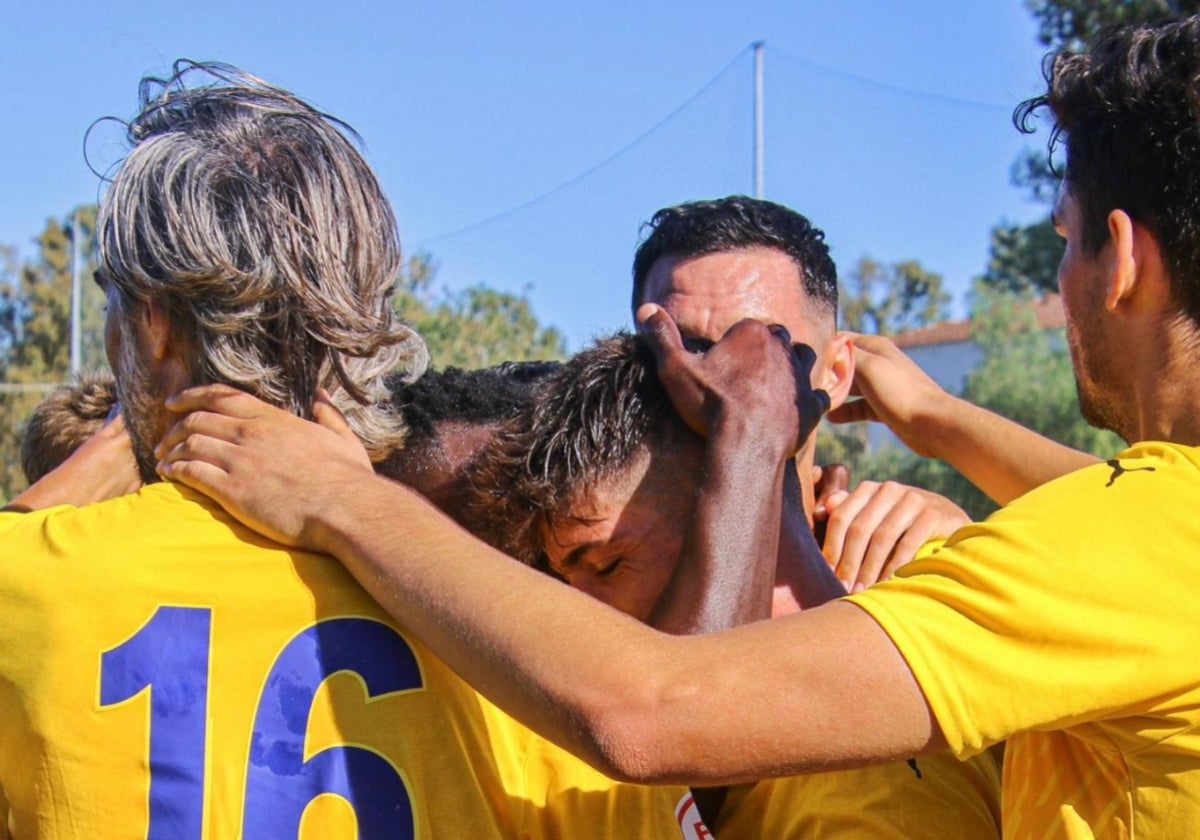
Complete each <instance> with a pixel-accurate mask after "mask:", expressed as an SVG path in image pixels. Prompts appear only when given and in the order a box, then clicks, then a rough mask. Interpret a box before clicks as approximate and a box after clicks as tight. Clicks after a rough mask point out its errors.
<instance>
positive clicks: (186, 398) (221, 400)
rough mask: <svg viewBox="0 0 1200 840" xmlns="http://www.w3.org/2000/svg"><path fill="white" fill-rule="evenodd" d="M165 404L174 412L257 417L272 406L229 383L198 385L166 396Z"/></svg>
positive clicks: (247, 417)
mask: <svg viewBox="0 0 1200 840" xmlns="http://www.w3.org/2000/svg"><path fill="white" fill-rule="evenodd" d="M166 406H167V408H168V409H169V410H171V411H173V412H175V413H176V414H186V413H188V412H189V411H202V410H203V411H213V412H218V413H220V414H226V415H228V416H230V417H242V418H246V419H249V418H252V417H259V416H261V415H262V414H264V413H266V411H267V410H268V409H271V408H272V407H271V406H269V405H267V404H266V403H264V402H262V401H261V400H259V399H257V398H255V397H253V396H251V395H250V394H247V393H246V392H245V391H239V390H238V389H237V388H233V387H230V386H229V385H199V386H197V387H195V388H188V389H186V390H184V391H180V392H179V393H178V394H172V395H171V396H169V397H167V400H166Z"/></svg>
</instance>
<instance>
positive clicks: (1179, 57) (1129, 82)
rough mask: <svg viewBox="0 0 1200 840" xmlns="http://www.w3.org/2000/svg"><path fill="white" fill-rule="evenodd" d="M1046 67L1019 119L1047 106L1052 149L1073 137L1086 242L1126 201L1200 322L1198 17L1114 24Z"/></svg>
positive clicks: (1071, 154) (1070, 176)
mask: <svg viewBox="0 0 1200 840" xmlns="http://www.w3.org/2000/svg"><path fill="white" fill-rule="evenodd" d="M1043 69H1044V73H1045V77H1046V83H1047V90H1046V93H1044V94H1043V95H1041V96H1038V97H1034V98H1033V99H1029V100H1027V101H1025V102H1023V103H1021V105H1019V106H1018V107H1017V109H1016V111H1015V112H1014V114H1013V122H1014V123H1015V124H1016V126H1017V128H1018V129H1020V130H1021V131H1024V132H1026V133H1028V132H1031V131H1032V130H1033V118H1034V116H1035V115H1036V114H1037V113H1038V112H1039V111H1040V110H1042V109H1048V110H1049V111H1050V113H1051V115H1052V116H1053V118H1054V130H1053V132H1052V133H1051V136H1050V141H1049V149H1050V152H1051V154H1053V152H1054V150H1055V148H1056V146H1057V145H1058V144H1059V143H1064V144H1065V146H1066V151H1067V157H1066V160H1067V163H1066V171H1065V173H1064V177H1065V179H1066V183H1067V184H1068V186H1069V188H1070V191H1071V196H1072V197H1073V198H1074V199H1075V201H1076V202H1077V203H1078V205H1079V208H1080V212H1081V216H1082V220H1083V236H1082V244H1083V245H1084V247H1085V248H1086V249H1087V250H1088V251H1089V252H1090V253H1093V254H1094V253H1096V252H1097V251H1099V250H1100V249H1101V248H1102V247H1103V246H1104V244H1105V243H1106V242H1108V238H1109V233H1108V214H1109V213H1110V212H1111V211H1112V210H1114V209H1121V210H1124V211H1125V212H1126V213H1128V214H1129V215H1130V217H1131V218H1133V219H1134V220H1135V221H1137V222H1139V223H1141V224H1143V225H1145V226H1146V227H1148V228H1149V229H1150V230H1151V231H1153V232H1154V234H1155V236H1156V238H1157V239H1158V242H1159V244H1160V246H1161V247H1162V250H1163V255H1164V258H1165V260H1166V263H1167V268H1168V271H1169V273H1170V278H1171V283H1172V285H1173V289H1174V294H1175V298H1176V302H1177V303H1178V305H1179V306H1180V307H1181V308H1182V309H1183V310H1184V312H1186V313H1187V315H1188V316H1189V317H1190V318H1191V319H1192V320H1193V321H1194V322H1197V323H1200V16H1198V17H1189V18H1186V19H1184V20H1179V21H1175V22H1172V23H1165V24H1158V25H1145V26H1137V27H1126V28H1118V29H1109V30H1106V31H1105V32H1103V33H1102V34H1101V35H1100V36H1099V37H1098V38H1097V39H1096V40H1095V41H1094V42H1093V44H1092V45H1091V47H1090V48H1089V49H1088V50H1086V51H1085V52H1081V53H1076V52H1072V51H1069V50H1064V51H1062V52H1059V53H1056V54H1052V55H1049V56H1047V58H1046V61H1045V63H1044V65H1043Z"/></svg>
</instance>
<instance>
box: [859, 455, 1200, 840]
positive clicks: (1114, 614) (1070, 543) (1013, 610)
mask: <svg viewBox="0 0 1200 840" xmlns="http://www.w3.org/2000/svg"><path fill="white" fill-rule="evenodd" d="M1197 510H1200V452H1198V451H1197V450H1196V449H1194V448H1191V447H1182V446H1175V445H1170V444H1162V443H1141V444H1137V445H1135V446H1133V447H1132V448H1131V449H1129V450H1127V451H1126V452H1125V453H1123V454H1122V455H1121V456H1120V457H1119V458H1115V459H1112V460H1110V461H1108V462H1107V463H1104V464H1098V465H1096V466H1093V467H1089V468H1087V469H1084V470H1080V471H1078V472H1075V473H1072V474H1070V475H1068V476H1065V477H1063V478H1061V479H1058V480H1057V481H1054V482H1051V483H1049V484H1047V485H1045V486H1044V487H1040V488H1038V489H1036V490H1034V491H1032V492H1030V493H1028V494H1026V495H1025V496H1023V497H1021V498H1020V499H1018V500H1016V501H1014V502H1013V503H1012V504H1010V505H1009V506H1008V507H1006V508H1004V509H1002V510H1000V511H999V512H997V513H996V514H994V515H993V516H992V517H991V518H990V519H988V520H987V521H986V522H983V523H979V524H974V525H968V526H967V527H965V528H963V529H962V530H960V531H959V532H958V533H956V534H954V535H953V536H952V537H951V538H950V539H949V540H948V541H947V542H946V544H945V545H944V546H943V547H942V548H941V549H940V550H938V551H936V552H935V553H933V554H932V555H931V556H929V557H928V558H926V559H923V560H918V561H916V562H914V563H913V564H911V565H909V566H907V567H906V568H905V569H903V570H902V571H901V572H900V573H899V575H898V577H897V578H896V579H894V580H892V581H888V582H886V583H883V584H880V585H878V586H876V587H873V588H872V589H869V590H867V591H865V592H862V593H859V594H858V595H854V596H852V597H851V599H850V600H851V601H853V602H855V603H857V604H858V605H859V606H860V607H862V608H863V609H864V610H866V611H867V612H868V613H870V614H871V615H872V616H873V617H874V618H875V620H876V621H878V622H879V624H880V625H881V626H882V627H883V629H884V630H885V631H886V632H887V633H888V635H889V636H890V637H891V639H892V640H893V642H894V643H895V644H896V647H897V648H898V649H899V650H900V652H901V653H902V654H903V655H904V658H905V659H906V660H907V662H908V664H909V666H910V667H911V668H912V671H913V674H914V676H915V677H916V679H917V681H918V683H919V684H920V686H921V689H922V691H923V692H924V694H925V697H926V699H927V700H928V701H929V704H930V707H931V708H932V710H933V712H934V714H935V715H936V717H937V720H938V723H939V724H940V726H941V729H942V731H943V732H944V733H945V736H946V739H947V741H948V743H949V745H950V747H951V749H952V750H954V751H955V752H957V753H959V754H960V755H964V756H966V755H973V754H975V753H978V752H979V751H980V750H982V749H983V748H984V747H986V746H987V745H989V744H992V743H995V742H997V741H999V740H1002V739H1005V738H1007V739H1008V748H1007V752H1006V758H1005V768H1004V793H1003V825H1004V836H1005V837H1007V838H1037V840H1042V838H1050V837H1065V838H1071V839H1072V840H1083V839H1084V838H1087V839H1088V840H1090V838H1134V837H1152V838H1155V840H1165V839H1166V838H1192V837H1195V836H1196V832H1197V827H1198V826H1200V734H1197V728H1198V726H1197V725H1198V724H1200V656H1198V652H1200V621H1197V620H1196V598H1197V594H1196V593H1198V592H1200V561H1198V560H1197V554H1198V551H1200V517H1198V516H1197V515H1196V511H1197Z"/></svg>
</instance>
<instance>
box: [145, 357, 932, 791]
mask: <svg viewBox="0 0 1200 840" xmlns="http://www.w3.org/2000/svg"><path fill="white" fill-rule="evenodd" d="M760 338H761V340H765V341H772V342H773V341H775V339H774V338H773V337H771V336H769V335H766V334H764V336H761V337H760ZM176 407H178V408H181V409H184V410H189V409H197V411H196V412H195V413H192V414H190V415H188V416H187V417H186V418H185V419H184V420H182V421H181V422H180V423H178V424H177V425H176V427H175V428H174V429H173V430H172V431H171V433H169V435H168V437H167V439H166V440H165V441H164V445H163V448H162V450H161V454H162V456H163V458H164V464H163V466H162V472H163V474H164V476H166V477H167V478H171V479H175V480H180V481H182V482H184V483H186V484H189V485H191V486H193V487H196V488H197V489H200V490H202V491H203V492H206V493H208V494H209V495H212V496H213V497H214V498H215V499H217V501H219V502H220V503H221V504H222V505H224V506H225V507H227V508H228V509H230V510H231V511H232V512H233V513H234V514H235V515H236V516H238V517H239V518H240V519H242V520H243V521H244V522H246V523H247V524H249V525H251V527H255V528H256V529H258V530H260V531H263V532H264V533H266V534H268V535H269V536H273V537H275V538H276V539H283V540H285V541H288V542H290V543H291V544H301V545H305V546H308V547H310V548H315V549H317V550H323V551H327V552H329V553H332V554H334V555H335V556H337V557H339V558H340V559H341V560H342V561H343V562H344V563H346V565H347V567H348V568H349V569H350V570H351V572H352V573H353V574H354V575H355V576H356V577H357V578H358V580H359V581H360V582H361V583H362V584H363V586H364V587H365V588H366V589H367V590H368V591H369V592H370V593H371V594H372V595H373V596H374V597H375V598H376V599H377V600H379V602H380V603H381V604H382V605H383V606H384V607H385V608H386V609H387V610H388V611H389V612H391V613H392V614H393V615H395V616H396V617H397V619H398V620H400V621H402V622H403V623H404V625H405V627H406V628H407V629H408V630H409V631H411V632H412V633H414V634H415V635H416V636H418V637H420V638H421V639H422V640H423V641H424V642H425V643H426V644H428V645H429V646H430V647H431V648H432V649H433V650H434V652H435V653H437V654H438V655H439V656H441V657H442V658H443V659H445V660H446V661H447V663H448V664H450V665H451V667H453V668H455V670H457V671H458V672H459V673H460V674H462V675H463V676H464V677H465V678H466V679H467V680H468V681H469V682H471V683H472V684H473V685H475V686H476V687H477V688H479V689H480V690H481V691H482V692H483V693H484V694H486V695H488V696H490V697H491V698H493V699H494V700H496V701H497V702H498V703H499V704H500V705H501V706H502V707H503V708H505V709H506V710H507V711H509V712H510V713H511V714H513V715H514V716H515V717H517V718H518V719H520V720H522V721H524V722H525V723H527V724H530V725H531V726H533V727H534V728H535V729H538V730H539V731H541V732H542V733H544V734H546V735H547V736H548V737H550V738H551V739H552V740H554V741H557V742H558V743H560V744H562V745H564V746H565V747H567V748H568V749H570V750H572V751H574V752H575V753H577V754H578V755H581V756H582V757H584V758H585V759H586V760H588V761H590V762H591V763H593V764H594V765H595V766H597V767H598V768H599V769H601V770H602V771H604V772H606V773H608V774H609V775H613V776H616V777H619V778H627V779H633V780H638V781H657V782H667V781H672V782H683V783H693V784H704V783H708V784H713V783H722V782H735V781H743V780H749V779H753V778H758V777H761V776H764V775H770V774H791V773H795V772H799V771H802V770H817V769H829V768H832V767H842V766H851V765H853V764H858V763H867V762H870V761H873V760H890V759H895V758H900V757H906V756H909V755H913V754H916V753H918V752H921V751H923V750H926V749H934V748H937V747H940V746H942V745H943V741H942V738H941V735H940V732H939V731H938V729H937V727H936V724H935V723H934V721H933V718H932V716H931V714H930V712H929V710H928V707H927V706H926V704H925V701H924V698H923V696H922V694H921V692H920V691H919V689H918V688H917V685H916V682H915V680H914V679H913V677H912V674H911V672H910V671H909V669H908V666H907V665H906V664H905V662H904V659H903V658H902V657H901V656H900V654H899V652H898V651H897V650H896V648H895V646H894V645H893V644H892V642H891V640H890V639H889V638H888V637H887V636H886V634H885V633H884V632H883V631H882V630H881V629H880V628H879V626H878V625H877V624H876V623H875V622H874V621H873V620H872V619H871V618H870V617H869V616H867V614H866V613H864V612H863V611H861V610H860V609H859V608H857V607H856V606H854V605H853V604H847V603H837V602H835V603H832V604H827V605H825V606H821V607H817V608H816V609H813V610H809V611H805V612H804V613H801V614H799V615H795V616H790V617H787V618H782V619H776V620H774V621H767V622H759V623H757V624H753V625H749V626H746V627H741V628H737V629H734V630H730V631H726V632H723V633H717V634H711V635H707V636H689V637H678V636H668V635H665V634H662V633H659V632H656V631H654V630H651V629H650V628H648V627H646V626H644V625H642V624H639V623H638V622H637V621H635V620H633V619H631V618H628V617H627V616H623V615H621V614H619V613H617V612H615V611H614V610H611V609H609V608H607V607H605V606H604V605H602V604H600V603H598V602H596V601H594V600H592V599H590V598H588V597H587V596H586V595H583V594H582V593H579V592H575V591H573V590H571V589H569V588H568V587H564V586H562V585H561V584H559V583H558V582H556V581H554V580H551V579H550V578H547V577H545V576H543V575H541V574H539V573H538V572H536V571H534V570H532V569H529V568H527V567H525V566H522V565H520V564H518V563H517V562H516V561H513V560H511V559H509V558H506V557H504V556H503V555H501V554H499V553H498V552H496V551H494V550H493V549H491V548H489V547H487V546H486V545H484V544H483V543H481V542H479V541H478V540H476V539H474V538H473V537H471V536H470V535H469V534H467V533H466V532H464V531H462V530H461V529H459V528H458V527H457V526H456V525H454V524H453V523H452V522H451V521H450V520H448V519H447V518H445V517H444V516H442V515H441V514H440V513H439V512H438V511H437V510H435V509H434V508H433V507H432V506H431V505H429V504H428V503H427V502H425V501H424V500H423V499H422V498H421V497H420V496H418V495H417V494H416V493H414V492H412V491H410V490H407V489H406V488H404V487H401V486H398V485H395V484H392V483H390V482H388V481H386V480H383V479H379V478H376V477H375V476H374V474H373V473H372V472H371V470H370V467H369V465H367V464H366V463H365V459H364V458H363V457H362V449H361V446H359V445H358V443H357V441H355V440H354V439H353V437H352V436H350V435H348V433H347V430H345V429H344V428H343V429H342V430H341V433H338V432H335V431H331V430H330V429H328V428H325V427H323V426H319V425H316V424H313V423H309V422H307V421H304V420H300V419H298V418H296V417H294V416H292V415H290V414H287V413H286V412H282V411H279V410H278V409H274V408H271V407H269V406H266V405H264V404H263V403H260V402H258V401H256V400H254V399H253V398H252V397H249V396H247V395H246V394H243V393H240V392H236V391H233V390H232V389H225V388H221V387H219V386H210V387H208V388H202V389H196V390H194V391H192V392H189V393H188V394H186V395H185V396H184V397H183V399H181V400H179V401H177V402H176ZM315 414H316V416H317V417H318V418H321V419H323V420H324V421H325V422H329V423H336V418H334V417H332V416H331V411H330V410H329V408H328V407H318V409H317V410H316V411H315ZM296 464H320V465H321V469H320V470H319V472H318V471H316V470H312V471H308V470H299V471H297V470H296V469H295V465H296ZM850 698H853V700H851V699H850Z"/></svg>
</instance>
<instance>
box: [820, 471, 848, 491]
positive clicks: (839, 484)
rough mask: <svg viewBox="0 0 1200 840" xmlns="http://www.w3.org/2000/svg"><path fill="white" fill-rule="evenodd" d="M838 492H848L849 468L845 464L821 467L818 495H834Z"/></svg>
mask: <svg viewBox="0 0 1200 840" xmlns="http://www.w3.org/2000/svg"><path fill="white" fill-rule="evenodd" d="M838 490H845V491H847V492H849V490H850V468H849V467H847V466H846V465H845V464H826V465H825V466H824V467H823V472H822V474H821V479H820V483H819V485H818V491H817V492H818V493H819V494H828V493H836V492H837V491H838Z"/></svg>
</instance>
